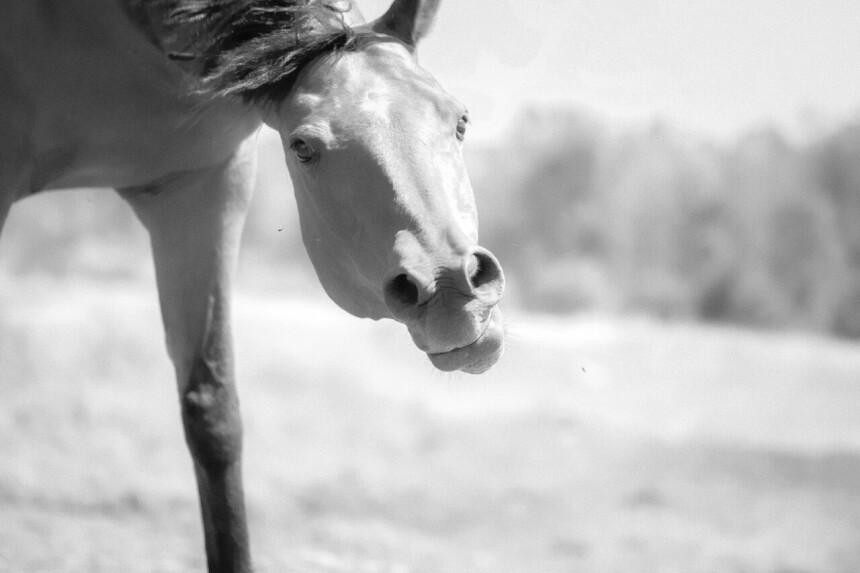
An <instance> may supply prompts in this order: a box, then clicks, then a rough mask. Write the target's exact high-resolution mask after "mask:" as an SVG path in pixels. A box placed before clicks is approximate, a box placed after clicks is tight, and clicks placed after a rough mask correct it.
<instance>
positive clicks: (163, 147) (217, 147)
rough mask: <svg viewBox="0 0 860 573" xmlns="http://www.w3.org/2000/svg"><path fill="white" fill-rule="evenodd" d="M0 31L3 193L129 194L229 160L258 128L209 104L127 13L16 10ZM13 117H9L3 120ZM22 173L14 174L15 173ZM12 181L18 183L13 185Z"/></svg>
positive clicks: (251, 116) (96, 3) (76, 4)
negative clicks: (81, 190)
mask: <svg viewBox="0 0 860 573" xmlns="http://www.w3.org/2000/svg"><path fill="white" fill-rule="evenodd" d="M12 4H13V7H14V8H13V10H12V11H11V12H10V14H9V15H8V17H6V18H4V19H2V21H3V22H4V23H3V24H0V72H2V75H3V76H4V77H5V78H7V79H8V81H9V83H10V84H11V88H10V89H8V90H2V94H0V105H2V106H3V107H4V108H5V109H13V110H16V113H15V114H12V115H13V116H14V119H11V120H2V123H0V131H2V142H0V152H2V153H0V155H3V156H12V157H15V156H18V157H17V160H16V161H14V166H6V165H3V164H0V184H3V186H4V187H6V188H9V187H15V188H16V189H14V190H12V191H9V190H8V189H3V190H2V191H0V193H10V192H11V193H15V194H17V195H18V196H23V195H27V194H30V193H33V192H36V191H40V190H42V189H60V188H68V187H81V186H93V187H128V186H134V185H142V184H146V183H148V182H150V181H153V180H156V179H158V178H160V177H164V176H165V175H167V174H170V173H172V172H175V171H180V170H187V169H198V168H204V167H206V166H209V165H215V164H218V163H220V162H222V161H223V160H224V159H225V158H227V157H230V156H231V155H232V154H233V153H234V152H235V150H236V149H238V148H239V146H240V144H241V143H242V142H243V141H244V140H246V139H247V137H248V136H249V135H250V134H252V133H253V132H255V131H256V130H257V129H258V128H259V126H260V119H259V117H258V116H257V114H256V112H254V111H253V110H251V109H249V108H247V107H245V106H243V105H242V104H240V103H238V102H233V101H227V100H217V101H207V100H205V99H203V98H202V97H201V96H198V95H196V94H194V93H193V91H192V89H191V88H192V84H191V81H192V80H191V79H190V78H189V76H188V75H187V74H186V73H185V72H184V71H183V70H182V69H181V68H180V67H179V66H178V65H176V64H175V63H173V62H171V61H170V60H169V59H168V58H167V56H166V55H165V54H164V53H163V52H162V51H161V50H160V49H159V47H158V46H156V45H155V44H153V42H152V41H151V38H150V37H149V36H148V35H147V34H146V32H145V30H143V29H141V28H140V27H139V25H138V23H136V22H135V21H133V20H132V19H131V18H130V17H129V14H128V12H127V10H125V9H124V8H123V6H122V5H121V4H119V3H117V2H114V1H106V0H86V1H85V0H36V1H33V2H13V3H12ZM4 115H6V117H9V115H8V114H4ZM9 163H13V162H11V161H10V162H9ZM6 180H8V181H10V182H11V183H6Z"/></svg>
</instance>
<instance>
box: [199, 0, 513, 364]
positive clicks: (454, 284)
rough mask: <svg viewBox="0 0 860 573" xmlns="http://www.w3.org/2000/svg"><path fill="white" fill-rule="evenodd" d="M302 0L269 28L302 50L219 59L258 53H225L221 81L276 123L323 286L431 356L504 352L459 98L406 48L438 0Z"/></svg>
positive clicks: (254, 24) (457, 358)
mask: <svg viewBox="0 0 860 573" xmlns="http://www.w3.org/2000/svg"><path fill="white" fill-rule="evenodd" d="M299 4H302V3H299ZM303 5H304V8H302V9H301V10H300V9H298V8H296V9H294V10H293V16H292V18H293V19H292V20H291V27H290V28H289V29H288V30H286V31H285V29H283V28H281V29H280V30H278V31H276V32H273V33H272V36H273V37H274V36H277V38H281V37H282V36H283V38H281V39H282V41H283V42H286V43H287V44H290V45H294V46H299V48H300V49H293V50H292V51H290V50H287V51H284V52H283V54H282V56H281V57H280V59H278V58H274V61H273V58H268V60H266V61H267V63H266V64H265V65H263V64H260V65H256V66H255V67H248V69H247V70H240V69H238V68H236V69H232V70H231V69H229V66H234V67H236V66H239V67H241V65H242V62H243V61H244V62H246V63H247V62H253V61H255V56H254V55H253V54H252V55H250V56H249V55H247V54H244V55H242V56H243V57H244V59H243V58H242V57H234V58H233V60H232V61H233V62H237V61H238V62H239V63H238V64H233V63H229V64H225V65H224V67H225V68H227V69H225V70H222V71H221V72H220V73H221V78H220V79H223V78H227V79H228V80H229V82H227V83H228V84H229V85H231V86H233V87H231V88H230V89H232V90H233V91H235V92H236V93H239V94H241V95H243V96H245V98H246V99H249V100H251V101H254V102H258V103H259V102H260V101H262V102H263V104H264V107H265V110H266V111H265V113H264V118H265V121H266V123H267V124H268V125H269V126H271V127H273V128H274V129H276V130H277V131H278V132H279V133H280V136H281V140H282V143H283V147H284V151H285V154H286V161H287V165H288V168H289V172H290V175H291V178H292V181H293V185H294V188H295V196H296V202H297V204H298V208H299V215H300V222H301V230H302V237H303V240H304V244H305V246H306V249H307V252H308V254H309V256H310V259H311V261H312V263H313V265H314V268H315V270H316V273H317V276H318V277H319V279H320V282H321V283H322V285H323V287H324V289H325V291H326V292H327V293H328V295H329V296H330V297H331V298H332V299H333V300H334V301H335V302H336V303H337V304H338V305H339V306H341V307H342V308H343V309H345V310H346V311H348V312H350V313H351V314H354V315H356V316H359V317H369V318H373V319H381V318H393V319H394V320H397V321H399V322H402V323H403V324H405V325H406V327H407V328H408V330H409V332H410V334H411V336H412V339H413V341H414V342H415V344H416V345H417V346H418V348H419V349H421V350H422V351H424V352H425V353H427V355H428V356H429V357H430V360H431V361H432V362H433V364H434V365H435V366H436V367H437V368H440V369H442V370H463V371H466V372H471V373H478V372H483V371H484V370H486V369H487V368H489V367H490V366H491V365H492V364H494V363H495V362H496V360H497V359H498V357H499V356H500V354H501V351H502V346H503V338H504V329H503V325H502V314H501V310H500V309H499V306H498V303H499V300H500V299H501V297H502V293H503V291H504V283H505V281H504V275H503V273H502V268H501V266H500V264H499V262H498V260H497V259H496V257H495V256H494V255H493V254H492V253H491V252H490V251H489V250H487V249H485V248H483V247H481V246H479V244H478V221H477V213H476V209H475V200H474V195H473V192H472V187H471V184H470V182H469V177H468V175H467V173H466V167H465V164H464V161H463V141H464V139H465V136H466V131H467V127H468V124H469V116H468V113H467V111H466V108H465V107H464V106H463V104H461V103H460V102H459V101H457V100H456V99H455V98H454V97H452V96H451V95H450V94H448V93H447V92H446V91H445V90H444V89H443V88H442V87H441V86H440V85H439V83H438V82H437V81H436V80H435V79H434V78H433V76H431V75H430V74H429V73H428V72H427V71H425V70H424V69H423V68H422V67H421V66H420V65H419V63H418V61H417V59H416V54H415V51H416V46H417V44H418V43H419V42H420V40H421V38H423V37H424V35H425V34H426V32H427V31H428V29H429V28H430V26H431V24H432V21H433V18H434V15H435V12H436V8H437V5H438V1H429V0H427V1H421V0H395V1H394V3H393V4H392V5H391V7H390V8H389V9H388V11H387V12H386V13H385V14H384V15H383V16H382V17H380V18H379V19H377V20H375V21H372V22H364V20H363V18H362V17H361V16H360V14H359V13H358V12H357V10H355V9H354V7H353V5H352V3H351V2H350V1H349V0H320V1H312V2H306V3H303ZM302 10H303V11H302ZM254 17H255V16H254V15H253V14H251V15H247V14H243V15H242V16H241V18H244V19H252V20H253V18H254ZM264 17H265V19H264V18H263V17H261V18H260V19H259V21H251V22H250V23H245V24H243V23H242V22H241V21H240V22H239V23H238V24H235V25H234V27H235V28H237V30H236V31H235V33H234V35H237V36H240V37H242V36H247V34H243V32H242V28H243V27H246V28H248V29H249V30H253V31H255V33H256V31H257V30H258V29H259V28H260V27H261V26H267V25H269V22H270V21H271V19H272V16H271V14H270V13H266V14H264ZM241 18H240V20H241ZM222 28H223V26H222ZM290 34H292V35H294V36H295V38H293V36H290ZM277 41H278V40H276V42H277ZM257 43H258V44H259V45H260V46H265V42H263V41H262V40H260V41H258V42H257ZM230 45H231V44H230V43H229V42H227V47H228V48H229V47H230ZM259 50H260V51H265V50H270V51H274V48H272V47H271V42H270V45H269V47H267V48H263V47H261V48H259ZM246 51H247V50H246ZM220 52H221V54H222V61H225V62H229V61H231V60H230V58H228V57H223V54H224V50H223V47H222V48H221V49H220ZM228 56H229V50H228ZM257 59H259V60H260V61H262V60H263V58H262V57H260V58H257ZM266 66H269V68H271V69H268V68H267V69H263V68H265V67H266ZM285 69H289V71H290V73H286V72H285V71H284V70H285ZM210 76H211V77H210V81H215V82H216V83H217V82H218V81H219V77H218V73H215V74H210ZM272 77H275V78H276V79H275V80H272ZM213 78H214V79H213ZM237 78H238V81H237ZM230 82H232V83H230ZM243 82H244V87H243V86H242V84H243ZM236 85H239V86H240V89H236V88H235V86H236Z"/></svg>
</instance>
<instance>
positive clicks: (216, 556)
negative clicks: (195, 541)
mask: <svg viewBox="0 0 860 573" xmlns="http://www.w3.org/2000/svg"><path fill="white" fill-rule="evenodd" d="M255 159H256V157H255V151H254V150H253V149H246V150H245V151H243V152H240V153H239V154H238V155H237V156H236V157H234V158H233V159H232V160H231V161H229V162H227V163H226V164H224V165H221V166H220V167H218V168H217V169H211V170H205V171H199V172H193V173H186V174H183V175H181V176H178V177H176V178H172V179H170V180H169V181H167V182H166V183H162V184H161V185H158V186H156V187H152V186H150V187H146V188H140V189H126V190H122V191H121V194H122V195H123V196H124V197H125V198H126V199H127V200H128V201H129V202H130V203H131V204H132V206H133V208H134V210H135V212H136V213H137V214H138V217H139V218H140V219H141V221H142V222H143V223H144V225H145V226H146V228H147V230H148V231H149V234H150V240H151V243H152V251H153V257H154V259H155V269H156V278H157V282H158V292H159V299H160V303H161V313H162V318H163V321H164V326H165V331H166V335H167V345H168V350H169V353H170V357H171V360H172V361H173V364H174V367H175V370H176V377H177V382H178V389H179V402H180V405H181V412H182V421H183V427H184V430H185V438H186V442H187V444H188V447H189V450H190V452H191V455H192V458H193V460H194V472H195V475H196V477H197V487H198V493H199V496H200V507H201V511H202V518H203V528H204V534H205V542H206V555H207V561H208V565H209V572H210V573H247V572H250V571H251V560H250V551H249V544H248V533H247V525H246V516H245V504H244V497H243V491H242V471H241V458H242V423H241V418H240V414H239V400H238V397H237V393H236V384H235V379H234V372H233V357H232V341H231V333H230V279H231V276H232V272H233V267H234V264H235V260H236V255H237V252H238V245H239V239H240V234H241V229H242V224H243V222H244V216H245V212H246V209H247V206H248V201H249V200H250V195H251V190H252V187H253V178H254V171H255V168H256V165H255Z"/></svg>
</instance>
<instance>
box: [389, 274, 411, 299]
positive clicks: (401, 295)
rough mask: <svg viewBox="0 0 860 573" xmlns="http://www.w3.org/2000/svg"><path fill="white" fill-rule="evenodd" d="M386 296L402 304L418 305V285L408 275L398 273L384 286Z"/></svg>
mask: <svg viewBox="0 0 860 573" xmlns="http://www.w3.org/2000/svg"><path fill="white" fill-rule="evenodd" d="M385 294H386V298H390V299H391V300H393V301H396V302H397V303H399V304H400V305H402V306H417V305H418V287H417V286H416V285H415V283H414V282H413V281H412V279H410V278H409V276H408V275H405V274H400V275H397V276H396V277H394V278H393V279H391V280H390V281H389V282H388V285H387V286H386V287H385Z"/></svg>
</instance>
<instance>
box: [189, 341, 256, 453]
mask: <svg viewBox="0 0 860 573" xmlns="http://www.w3.org/2000/svg"><path fill="white" fill-rule="evenodd" d="M218 370H219V369H218V368H217V367H213V366H212V365H210V364H209V363H208V362H207V361H206V360H205V359H203V358H197V359H196V361H195V363H194V366H193V368H192V369H191V375H190V377H189V380H188V383H187V384H186V385H185V387H184V388H183V390H182V391H181V396H180V401H181V405H182V422H183V426H184V428H185V439H186V441H187V442H188V447H189V449H190V450H191V454H192V455H193V457H194V459H195V461H196V462H197V463H198V464H200V465H201V466H202V467H203V468H204V469H218V468H224V467H226V466H229V465H231V464H233V463H235V462H237V461H238V460H239V458H240V457H241V452H242V420H241V417H240V414H239V400H238V397H237V395H236V388H235V386H234V384H233V380H232V377H231V376H230V375H229V374H226V375H225V374H221V373H219V372H218Z"/></svg>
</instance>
